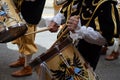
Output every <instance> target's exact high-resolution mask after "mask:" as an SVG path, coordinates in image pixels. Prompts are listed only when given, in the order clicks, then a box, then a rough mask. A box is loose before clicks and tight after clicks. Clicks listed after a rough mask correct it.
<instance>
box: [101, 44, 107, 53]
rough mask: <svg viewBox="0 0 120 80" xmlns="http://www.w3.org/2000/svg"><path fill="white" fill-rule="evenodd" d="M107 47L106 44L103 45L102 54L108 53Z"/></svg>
mask: <svg viewBox="0 0 120 80" xmlns="http://www.w3.org/2000/svg"><path fill="white" fill-rule="evenodd" d="M107 49H108V48H107V47H106V46H104V47H102V49H101V51H100V54H101V55H106V52H107Z"/></svg>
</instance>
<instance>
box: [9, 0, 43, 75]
mask: <svg viewBox="0 0 120 80" xmlns="http://www.w3.org/2000/svg"><path fill="white" fill-rule="evenodd" d="M13 1H14V3H15V5H16V7H17V10H18V11H19V12H21V15H22V17H23V19H24V20H25V21H26V23H27V25H28V30H27V33H29V32H33V31H35V30H36V26H37V24H38V23H39V21H40V19H41V14H42V11H43V7H44V4H45V0H42V1H41V0H13ZM34 41H35V34H31V35H28V36H25V35H23V36H22V37H20V38H18V39H16V40H14V41H13V44H17V46H18V48H19V53H20V54H19V55H20V57H19V59H18V60H17V61H15V62H13V63H11V64H10V65H9V66H10V67H14V68H16V67H20V66H22V67H23V68H22V69H21V70H18V71H15V72H13V73H12V76H14V77H22V76H28V75H31V74H32V68H31V67H30V66H28V63H29V61H30V60H31V58H32V55H33V54H35V53H36V52H37V50H38V49H37V46H36V44H35V43H34Z"/></svg>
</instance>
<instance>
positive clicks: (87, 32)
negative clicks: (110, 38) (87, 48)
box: [75, 26, 106, 45]
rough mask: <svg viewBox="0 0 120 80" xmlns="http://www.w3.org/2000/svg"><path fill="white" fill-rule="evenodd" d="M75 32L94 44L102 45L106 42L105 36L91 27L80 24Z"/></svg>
mask: <svg viewBox="0 0 120 80" xmlns="http://www.w3.org/2000/svg"><path fill="white" fill-rule="evenodd" d="M75 32H76V33H77V34H78V35H79V36H81V37H82V38H83V39H84V40H85V41H87V42H88V43H92V44H96V45H104V44H105V43H106V40H105V38H104V37H103V36H102V35H101V34H100V33H99V32H97V31H95V30H94V29H93V28H92V27H86V26H81V27H80V28H79V29H77V30H76V31H75Z"/></svg>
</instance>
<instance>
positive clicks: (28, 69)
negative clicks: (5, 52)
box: [12, 66, 32, 77]
mask: <svg viewBox="0 0 120 80" xmlns="http://www.w3.org/2000/svg"><path fill="white" fill-rule="evenodd" d="M29 75H32V68H31V67H30V66H26V67H24V68H23V69H21V70H18V71H15V72H13V73H12V76H13V77H23V76H29Z"/></svg>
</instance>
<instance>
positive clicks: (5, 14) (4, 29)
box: [0, 0, 27, 43]
mask: <svg viewBox="0 0 120 80" xmlns="http://www.w3.org/2000/svg"><path fill="white" fill-rule="evenodd" d="M16 11H17V9H16V7H15V5H14V3H13V0H1V1H0V43H6V42H9V41H12V40H14V39H16V38H18V37H20V36H22V35H24V34H25V33H26V31H27V26H26V23H25V21H24V20H23V19H22V18H21V16H20V15H19V13H17V12H16Z"/></svg>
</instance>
